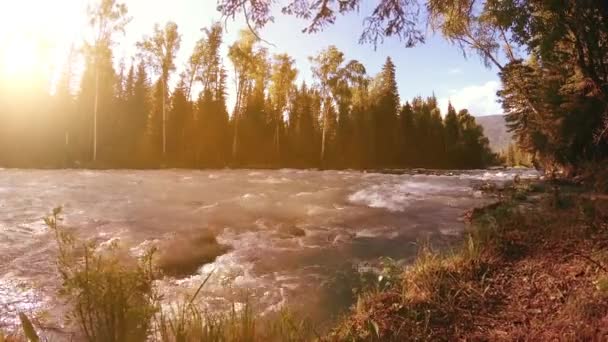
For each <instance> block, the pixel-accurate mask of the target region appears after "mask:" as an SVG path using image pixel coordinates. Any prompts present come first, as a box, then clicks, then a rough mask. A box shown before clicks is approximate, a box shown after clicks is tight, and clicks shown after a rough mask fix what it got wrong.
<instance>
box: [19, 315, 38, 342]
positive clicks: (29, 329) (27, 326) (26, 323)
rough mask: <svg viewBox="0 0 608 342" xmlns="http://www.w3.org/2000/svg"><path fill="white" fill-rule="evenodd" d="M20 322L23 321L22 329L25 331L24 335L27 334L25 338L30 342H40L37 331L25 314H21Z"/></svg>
mask: <svg viewBox="0 0 608 342" xmlns="http://www.w3.org/2000/svg"><path fill="white" fill-rule="evenodd" d="M19 320H20V321H21V328H22V329H23V333H24V334H25V337H26V338H27V339H28V341H30V342H38V341H40V338H39V337H38V334H36V330H35V329H34V326H33V325H32V322H31V321H30V319H29V318H27V316H26V315H25V314H24V313H23V312H20V313H19Z"/></svg>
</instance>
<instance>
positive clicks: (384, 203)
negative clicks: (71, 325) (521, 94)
mask: <svg viewBox="0 0 608 342" xmlns="http://www.w3.org/2000/svg"><path fill="white" fill-rule="evenodd" d="M516 174H520V175H521V176H523V177H536V173H535V172H534V171H531V170H496V171H485V170H480V171H467V172H464V171H452V172H442V173H439V174H437V173H436V174H433V175H431V174H403V175H394V174H380V173H361V172H356V171H352V172H350V171H308V170H274V171H257V170H255V171H254V170H211V171H193V170H160V171H127V170H121V171H115V170H113V171H87V170H18V169H10V170H9V169H7V170H0V327H1V326H2V325H11V324H14V322H15V314H16V312H18V311H26V312H31V311H35V310H38V309H41V308H43V309H49V308H53V307H55V306H56V305H57V303H58V302H57V301H58V300H57V296H56V290H57V286H58V284H59V279H58V277H57V274H56V269H55V266H54V263H53V262H54V258H55V255H56V254H55V246H54V243H53V240H52V237H51V236H50V234H49V230H48V229H47V228H46V227H45V225H44V224H43V221H42V217H43V216H44V215H45V214H47V213H49V212H50V211H51V209H52V208H53V207H55V206H59V205H61V206H63V208H64V217H65V220H64V224H65V225H66V226H69V227H73V228H74V229H76V231H77V233H78V234H79V236H81V237H84V238H94V239H96V240H98V241H107V240H111V239H119V240H120V241H121V243H123V244H126V245H127V246H128V247H129V248H130V249H131V250H132V252H133V253H138V252H141V251H142V250H143V249H144V248H145V246H147V245H149V244H150V243H153V242H154V241H162V240H166V239H169V238H171V237H172V236H174V234H180V235H187V234H195V233H196V232H200V231H202V230H210V231H212V232H214V233H216V234H217V235H218V240H219V241H220V242H222V243H225V244H227V245H230V246H231V247H232V249H231V251H230V252H228V253H227V254H225V255H222V256H220V257H219V258H217V259H216V261H215V262H213V263H211V264H207V265H205V266H203V267H201V268H200V269H199V271H198V272H196V273H195V274H193V275H191V276H188V277H186V278H182V279H174V278H166V279H163V280H161V281H160V283H161V288H162V289H163V291H165V292H167V293H168V294H173V293H176V292H178V291H181V290H187V289H191V288H196V287H197V286H198V284H200V282H201V281H202V279H204V278H205V276H206V275H207V274H208V273H209V272H211V271H213V272H214V274H213V276H212V277H211V281H210V283H209V284H208V285H207V286H206V287H205V289H204V293H203V295H204V299H205V303H207V304H208V305H212V306H213V305H221V304H222V303H226V302H229V301H232V300H234V297H231V296H232V295H233V294H234V293H237V292H242V291H243V290H244V289H246V290H247V291H248V293H249V295H250V296H251V297H252V298H253V299H254V301H255V302H256V304H257V305H259V308H260V310H262V311H265V310H276V309H278V308H281V307H283V306H285V305H292V304H293V305H300V306H302V307H303V310H304V311H308V313H309V314H310V315H313V316H314V315H319V314H320V312H321V311H324V312H328V311H331V309H333V307H334V306H338V305H339V304H338V302H339V301H340V296H341V294H340V293H339V291H340V289H336V284H337V285H338V287H339V281H340V279H341V278H340V275H343V274H348V271H349V269H352V266H353V265H355V266H356V265H365V264H373V263H374V262H376V261H377V260H378V258H379V257H381V256H390V257H392V258H396V259H406V260H407V259H408V258H411V257H412V255H413V254H414V253H415V250H416V248H415V242H416V241H418V240H420V239H421V238H424V239H425V238H431V239H435V240H438V241H440V240H442V239H443V240H449V239H450V238H452V239H453V238H454V237H457V236H458V234H459V233H460V232H462V229H463V223H462V222H461V221H460V220H459V217H460V215H461V214H462V213H463V212H464V211H465V210H466V209H469V208H471V207H473V206H478V205H482V204H484V203H487V202H488V201H490V200H491V199H489V198H487V197H484V195H483V194H482V193H481V192H480V191H478V190H477V185H479V183H480V182H485V181H495V182H505V181H508V180H511V179H512V178H513V177H514V175H516ZM302 232H303V234H302ZM342 290H344V289H342ZM348 290H349V289H346V291H348ZM336 291H337V292H336ZM334 302H335V303H334ZM304 304H305V305H304ZM317 310H318V311H317Z"/></svg>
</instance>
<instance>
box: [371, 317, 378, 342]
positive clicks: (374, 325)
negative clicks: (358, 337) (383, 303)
mask: <svg viewBox="0 0 608 342" xmlns="http://www.w3.org/2000/svg"><path fill="white" fill-rule="evenodd" d="M370 324H371V325H372V328H374V333H375V334H376V337H378V338H380V327H379V326H378V323H376V321H374V320H372V321H370Z"/></svg>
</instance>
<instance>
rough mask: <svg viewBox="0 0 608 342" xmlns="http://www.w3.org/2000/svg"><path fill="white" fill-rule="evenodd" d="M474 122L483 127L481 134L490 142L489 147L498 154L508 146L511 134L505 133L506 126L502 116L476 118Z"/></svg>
mask: <svg viewBox="0 0 608 342" xmlns="http://www.w3.org/2000/svg"><path fill="white" fill-rule="evenodd" d="M475 121H477V123H478V124H480V125H481V126H483V132H484V134H485V135H486V137H488V139H489V140H490V147H491V148H492V150H494V151H496V152H500V151H502V150H504V149H505V148H507V146H509V143H510V142H511V133H509V132H508V131H507V125H506V122H505V119H504V116H503V115H502V114H499V115H486V116H477V117H475Z"/></svg>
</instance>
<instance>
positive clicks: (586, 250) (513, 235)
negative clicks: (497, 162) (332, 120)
mask: <svg viewBox="0 0 608 342" xmlns="http://www.w3.org/2000/svg"><path fill="white" fill-rule="evenodd" d="M505 191H507V192H508V193H510V194H511V195H512V196H511V197H507V198H505V199H504V200H503V201H502V202H498V203H495V204H492V205H489V206H487V207H484V208H479V209H475V210H473V211H472V215H471V225H470V226H469V230H468V234H467V236H466V237H465V239H464V240H463V243H462V245H461V246H460V247H457V248H456V249H454V250H451V251H450V250H448V251H434V250H432V249H431V248H429V247H428V246H427V245H422V246H421V247H420V249H419V254H418V256H417V258H416V260H415V261H414V262H413V263H412V264H410V265H408V266H406V267H404V268H402V269H401V273H400V274H399V276H398V281H396V282H394V283H393V284H392V286H388V287H386V288H384V289H383V290H382V291H375V290H372V291H368V292H366V293H363V294H362V295H361V296H360V298H359V301H358V302H357V304H356V305H355V306H353V307H352V309H351V312H350V314H349V315H348V316H346V317H345V319H344V320H343V321H342V322H341V323H340V324H338V326H337V327H336V328H335V329H334V330H333V331H332V332H331V334H330V335H329V337H328V339H327V340H330V341H344V340H348V341H403V340H414V341H418V340H421V341H426V340H432V341H452V340H477V339H480V340H500V339H502V338H504V337H505V336H507V337H508V338H516V339H526V338H531V339H534V340H554V339H559V338H561V337H563V336H567V339H569V340H582V339H593V337H594V336H596V334H597V332H598V331H604V330H603V329H604V328H603V326H604V321H603V319H604V317H605V314H606V313H608V301H607V297H606V289H607V288H608V286H607V284H608V282H607V281H606V268H605V266H604V265H605V263H606V260H607V259H606V254H605V251H604V249H605V248H604V244H605V243H606V239H607V238H608V236H607V235H606V232H607V231H606V228H608V226H606V224H605V222H604V223H598V221H597V219H599V218H600V217H602V214H601V213H600V212H601V211H602V210H605V208H604V209H601V208H602V204H605V203H603V202H602V201H601V200H600V199H594V200H589V199H588V198H587V197H586V196H584V195H583V196H582V195H581V194H580V193H578V192H577V191H580V190H577V189H571V190H568V188H564V189H562V190H561V191H560V193H562V192H563V194H562V195H561V196H562V197H568V198H570V199H571V201H573V202H574V204H573V205H571V206H569V207H568V208H557V209H556V208H554V207H553V204H551V202H552V198H553V196H554V193H553V190H552V189H551V188H550V187H545V188H544V190H543V189H542V187H539V186H537V185H535V184H528V183H525V182H514V184H513V186H511V187H509V188H508V189H506V190H505ZM539 191H540V193H539ZM531 192H534V193H535V196H536V197H540V198H541V199H544V198H547V199H548V203H547V205H545V204H543V203H544V201H543V200H541V201H540V202H538V199H527V196H524V198H518V197H520V196H519V195H520V194H523V195H528V194H531ZM534 203H536V204H534ZM530 204H534V205H530ZM604 207H605V206H604ZM580 208H582V209H584V210H581V209H580ZM598 225H599V226H598ZM599 227H601V228H599ZM556 259H557V260H560V262H555V260H556ZM534 312H538V313H537V314H535V313H534ZM513 317H517V318H518V320H519V319H521V320H522V321H518V322H513V319H512V318H513Z"/></svg>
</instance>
